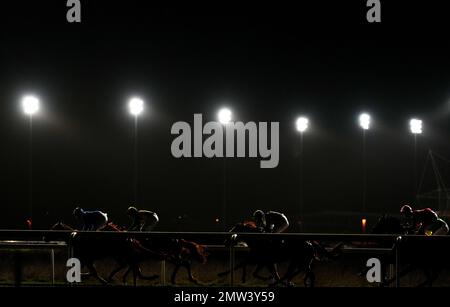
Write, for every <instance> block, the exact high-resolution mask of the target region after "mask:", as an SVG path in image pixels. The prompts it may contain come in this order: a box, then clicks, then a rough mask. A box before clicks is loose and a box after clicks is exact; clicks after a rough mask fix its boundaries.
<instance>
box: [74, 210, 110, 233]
mask: <svg viewBox="0 0 450 307" xmlns="http://www.w3.org/2000/svg"><path fill="white" fill-rule="evenodd" d="M72 214H73V215H74V216H75V218H76V219H79V220H80V221H81V223H82V224H83V227H82V228H81V230H87V231H96V230H100V229H102V228H103V227H105V225H106V224H107V223H108V216H107V215H106V213H103V212H101V211H84V210H83V209H82V208H80V207H76V208H75V210H73V213H72Z"/></svg>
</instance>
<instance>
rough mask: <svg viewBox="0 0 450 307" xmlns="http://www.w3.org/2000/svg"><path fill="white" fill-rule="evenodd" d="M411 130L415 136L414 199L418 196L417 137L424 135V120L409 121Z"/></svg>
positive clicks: (414, 119)
mask: <svg viewBox="0 0 450 307" xmlns="http://www.w3.org/2000/svg"><path fill="white" fill-rule="evenodd" d="M409 129H410V131H411V133H412V134H413V135H414V166H413V170H414V182H413V184H414V190H413V191H414V193H413V196H414V198H415V197H416V196H417V195H416V193H417V135H418V134H422V120H420V119H417V118H413V119H411V120H410V121H409Z"/></svg>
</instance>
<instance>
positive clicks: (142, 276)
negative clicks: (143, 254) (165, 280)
mask: <svg viewBox="0 0 450 307" xmlns="http://www.w3.org/2000/svg"><path fill="white" fill-rule="evenodd" d="M136 267H137V275H138V276H139V278H140V279H145V280H154V279H156V278H158V277H159V275H158V274H153V275H150V276H146V275H144V274H142V270H141V268H140V267H139V266H138V265H136Z"/></svg>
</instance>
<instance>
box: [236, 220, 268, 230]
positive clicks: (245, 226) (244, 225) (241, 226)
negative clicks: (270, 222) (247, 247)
mask: <svg viewBox="0 0 450 307" xmlns="http://www.w3.org/2000/svg"><path fill="white" fill-rule="evenodd" d="M230 232H261V231H260V230H259V229H258V226H256V223H255V222H254V221H244V222H241V223H237V224H236V225H234V227H233V228H231V229H230Z"/></svg>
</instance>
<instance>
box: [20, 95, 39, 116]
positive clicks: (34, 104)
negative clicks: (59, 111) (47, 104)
mask: <svg viewBox="0 0 450 307" xmlns="http://www.w3.org/2000/svg"><path fill="white" fill-rule="evenodd" d="M22 108H23V111H24V112H25V114H27V115H33V114H34V113H36V112H37V111H38V110H39V99H37V98H36V97H34V96H25V97H23V99H22Z"/></svg>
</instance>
